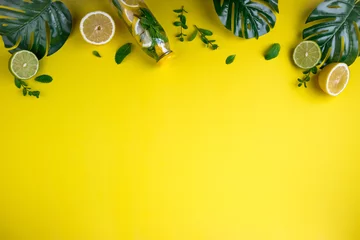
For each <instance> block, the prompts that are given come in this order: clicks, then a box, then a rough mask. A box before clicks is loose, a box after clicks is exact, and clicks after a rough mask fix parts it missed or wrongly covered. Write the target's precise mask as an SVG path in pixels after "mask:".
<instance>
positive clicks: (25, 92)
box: [23, 88, 27, 97]
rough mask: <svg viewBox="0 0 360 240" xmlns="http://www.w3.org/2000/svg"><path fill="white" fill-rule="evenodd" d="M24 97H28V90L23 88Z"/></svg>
mask: <svg viewBox="0 0 360 240" xmlns="http://www.w3.org/2000/svg"><path fill="white" fill-rule="evenodd" d="M23 95H24V97H25V96H26V95H27V89H26V88H23Z"/></svg>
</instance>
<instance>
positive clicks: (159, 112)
mask: <svg viewBox="0 0 360 240" xmlns="http://www.w3.org/2000/svg"><path fill="white" fill-rule="evenodd" d="M319 2H320V0H316V1H315V0H314V1H308V0H299V1H286V0H285V1H280V11H281V14H280V15H278V22H277V26H276V28H275V30H273V31H272V32H271V33H270V34H268V35H266V36H264V37H262V38H261V39H260V40H259V41H256V40H249V41H246V40H242V39H238V38H236V37H234V36H232V34H231V33H230V32H228V31H227V30H226V29H224V28H223V26H222V25H221V24H220V23H219V21H218V19H217V18H216V16H215V13H214V10H213V7H212V1H211V0H197V1H192V0H183V1H180V0H173V1H167V2H166V4H165V3H164V1H160V0H148V5H149V6H150V7H151V9H152V11H153V12H154V14H155V15H156V16H157V18H158V20H159V21H160V22H161V23H162V24H163V26H164V28H165V29H166V31H167V33H168V35H169V36H174V35H175V34H176V33H178V29H177V28H175V27H173V26H172V21H174V20H175V19H176V15H175V14H174V13H172V9H175V8H178V7H180V6H181V5H182V4H184V5H185V6H186V8H187V10H188V11H189V15H188V21H189V25H191V24H193V23H196V24H198V25H199V26H201V27H204V28H209V29H211V30H213V31H214V33H215V36H214V39H217V40H218V43H219V45H220V48H219V50H217V51H211V50H209V49H206V48H204V47H203V45H202V44H201V42H200V41H199V40H196V41H194V42H192V43H180V42H178V41H176V40H175V38H174V37H170V39H171V43H172V48H173V50H174V52H175V53H176V58H175V59H173V60H171V62H169V64H165V65H164V66H161V67H159V66H155V65H154V63H153V62H152V61H151V59H149V58H148V57H147V56H146V55H145V54H144V53H142V51H141V49H140V48H139V47H136V48H135V50H134V52H133V53H132V54H131V55H130V56H129V57H128V58H127V59H126V60H125V61H124V63H123V64H122V65H119V66H117V65H116V64H115V62H114V59H113V58H114V54H115V51H116V50H117V48H119V47H120V46H121V45H122V44H124V43H126V42H129V41H131V42H133V43H135V41H134V40H133V39H132V37H131V35H130V34H129V33H128V30H127V29H126V28H125V26H124V24H123V23H122V22H121V21H119V20H117V22H116V23H117V33H116V37H115V38H114V39H113V40H112V42H111V43H110V44H108V45H106V46H103V47H94V46H91V45H89V44H87V43H86V42H84V41H83V40H82V38H81V35H80V32H79V29H78V24H79V21H80V19H81V17H82V16H84V15H85V14H86V13H87V12H89V11H94V10H104V11H107V12H110V13H111V14H112V15H113V16H114V17H115V16H116V14H115V11H113V9H112V8H111V7H110V4H109V3H108V1H102V0H99V1H89V0H76V1H75V0H66V1H65V3H66V4H67V5H68V6H69V7H70V9H71V11H72V14H73V15H74V18H75V25H76V27H75V29H74V31H73V34H72V36H71V38H70V39H69V41H68V42H67V43H66V45H65V47H64V48H62V49H61V50H60V51H59V52H58V53H57V54H55V55H53V56H51V57H49V58H46V59H44V60H42V61H41V73H48V74H50V75H52V76H53V77H54V82H53V83H51V84H48V85H42V84H36V83H34V82H33V81H31V86H32V87H33V88H34V89H39V90H41V94H42V95H41V98H40V99H39V100H37V99H35V98H30V97H23V96H22V95H21V93H20V91H19V90H18V89H16V88H15V86H14V83H13V79H12V77H11V75H10V74H9V72H8V70H7V61H8V59H9V57H10V55H9V54H8V53H7V51H6V50H5V49H4V48H3V47H1V49H0V59H1V62H2V64H0V89H1V94H0V102H1V119H0V133H1V142H0V149H1V151H0V159H1V166H0V194H1V196H0V239H1V240H58V239H61V240H117V239H121V240H234V239H244V240H245V239H246V240H288V239H291V240H353V239H354V240H355V239H360V187H359V183H360V175H359V170H360V162H359V161H360V147H359V136H360V125H359V122H360V115H359V101H360V95H359V91H360V81H358V80H359V78H360V68H359V66H360V61H358V62H357V63H356V64H354V65H353V66H351V74H352V78H351V80H350V83H349V85H348V87H347V89H346V90H345V92H344V93H342V94H341V95H340V96H339V97H337V98H331V97H328V96H326V95H325V94H323V93H322V92H321V90H319V87H318V86H317V85H316V84H315V82H314V81H313V82H312V83H310V84H309V85H310V86H309V88H308V89H303V88H301V89H299V88H298V87H297V86H296V79H297V77H299V76H301V71H300V70H299V69H297V68H295V67H294V66H293V64H292V62H291V60H290V57H291V52H292V49H293V48H294V47H295V46H296V45H297V43H298V42H299V41H300V33H301V29H302V28H303V24H302V23H303V22H304V21H305V19H306V17H307V15H308V14H309V13H310V11H311V9H313V8H314V7H315V6H316V5H317V4H318V3H319ZM274 42H279V43H280V44H281V45H282V51H281V55H280V56H279V57H278V58H276V59H274V60H272V61H269V62H266V61H265V60H264V59H263V52H264V51H265V50H266V49H267V48H268V46H269V45H270V44H272V43H274ZM93 50H98V51H99V52H100V53H101V54H102V55H103V58H102V59H98V58H96V57H94V56H92V54H91V53H92V51H93ZM231 54H237V58H236V61H235V62H234V64H232V65H229V66H227V65H225V59H226V57H227V56H228V55H231Z"/></svg>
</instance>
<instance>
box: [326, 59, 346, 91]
mask: <svg viewBox="0 0 360 240" xmlns="http://www.w3.org/2000/svg"><path fill="white" fill-rule="evenodd" d="M349 79H350V71H349V67H348V65H346V64H345V63H331V64H329V65H327V66H326V67H324V69H323V70H322V71H321V72H320V74H319V85H320V87H321V89H322V90H323V91H324V92H325V93H327V94H329V95H331V96H337V95H339V94H340V93H341V92H342V91H344V89H345V88H346V86H347V84H348V82H349Z"/></svg>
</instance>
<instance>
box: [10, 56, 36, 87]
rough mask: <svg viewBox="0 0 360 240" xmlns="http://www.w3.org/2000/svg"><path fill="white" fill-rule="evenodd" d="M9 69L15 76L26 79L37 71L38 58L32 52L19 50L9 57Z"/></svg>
mask: <svg viewBox="0 0 360 240" xmlns="http://www.w3.org/2000/svg"><path fill="white" fill-rule="evenodd" d="M9 69H10V72H11V73H12V74H13V75H14V76H15V77H16V78H18V79H21V80H27V79H30V78H32V77H33V76H35V75H36V73H37V72H38V70H39V60H38V58H37V57H36V55H35V54H34V53H32V52H30V51H27V50H21V51H19V52H16V53H15V54H14V55H13V56H12V57H11V58H10V61H9Z"/></svg>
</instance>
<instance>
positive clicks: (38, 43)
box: [0, 0, 72, 59]
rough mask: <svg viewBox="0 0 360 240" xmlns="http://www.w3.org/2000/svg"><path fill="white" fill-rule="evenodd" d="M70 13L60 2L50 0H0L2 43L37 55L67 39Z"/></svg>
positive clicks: (57, 46) (70, 21)
mask: <svg viewBox="0 0 360 240" xmlns="http://www.w3.org/2000/svg"><path fill="white" fill-rule="evenodd" d="M71 29H72V17H71V13H70V11H69V10H68V9H67V7H66V6H65V4H64V3H62V2H60V1H52V0H32V1H30V0H0V35H1V36H2V37H3V40H4V43H5V47H7V48H15V49H12V50H11V51H10V52H12V53H13V52H15V51H18V50H29V51H31V52H33V53H35V54H36V56H37V57H38V58H39V59H41V58H43V57H44V56H45V55H46V54H47V55H52V54H53V53H55V52H57V51H58V50H59V49H60V48H61V47H62V46H63V45H64V44H65V42H66V40H67V39H68V37H69V35H70V32H71Z"/></svg>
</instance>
